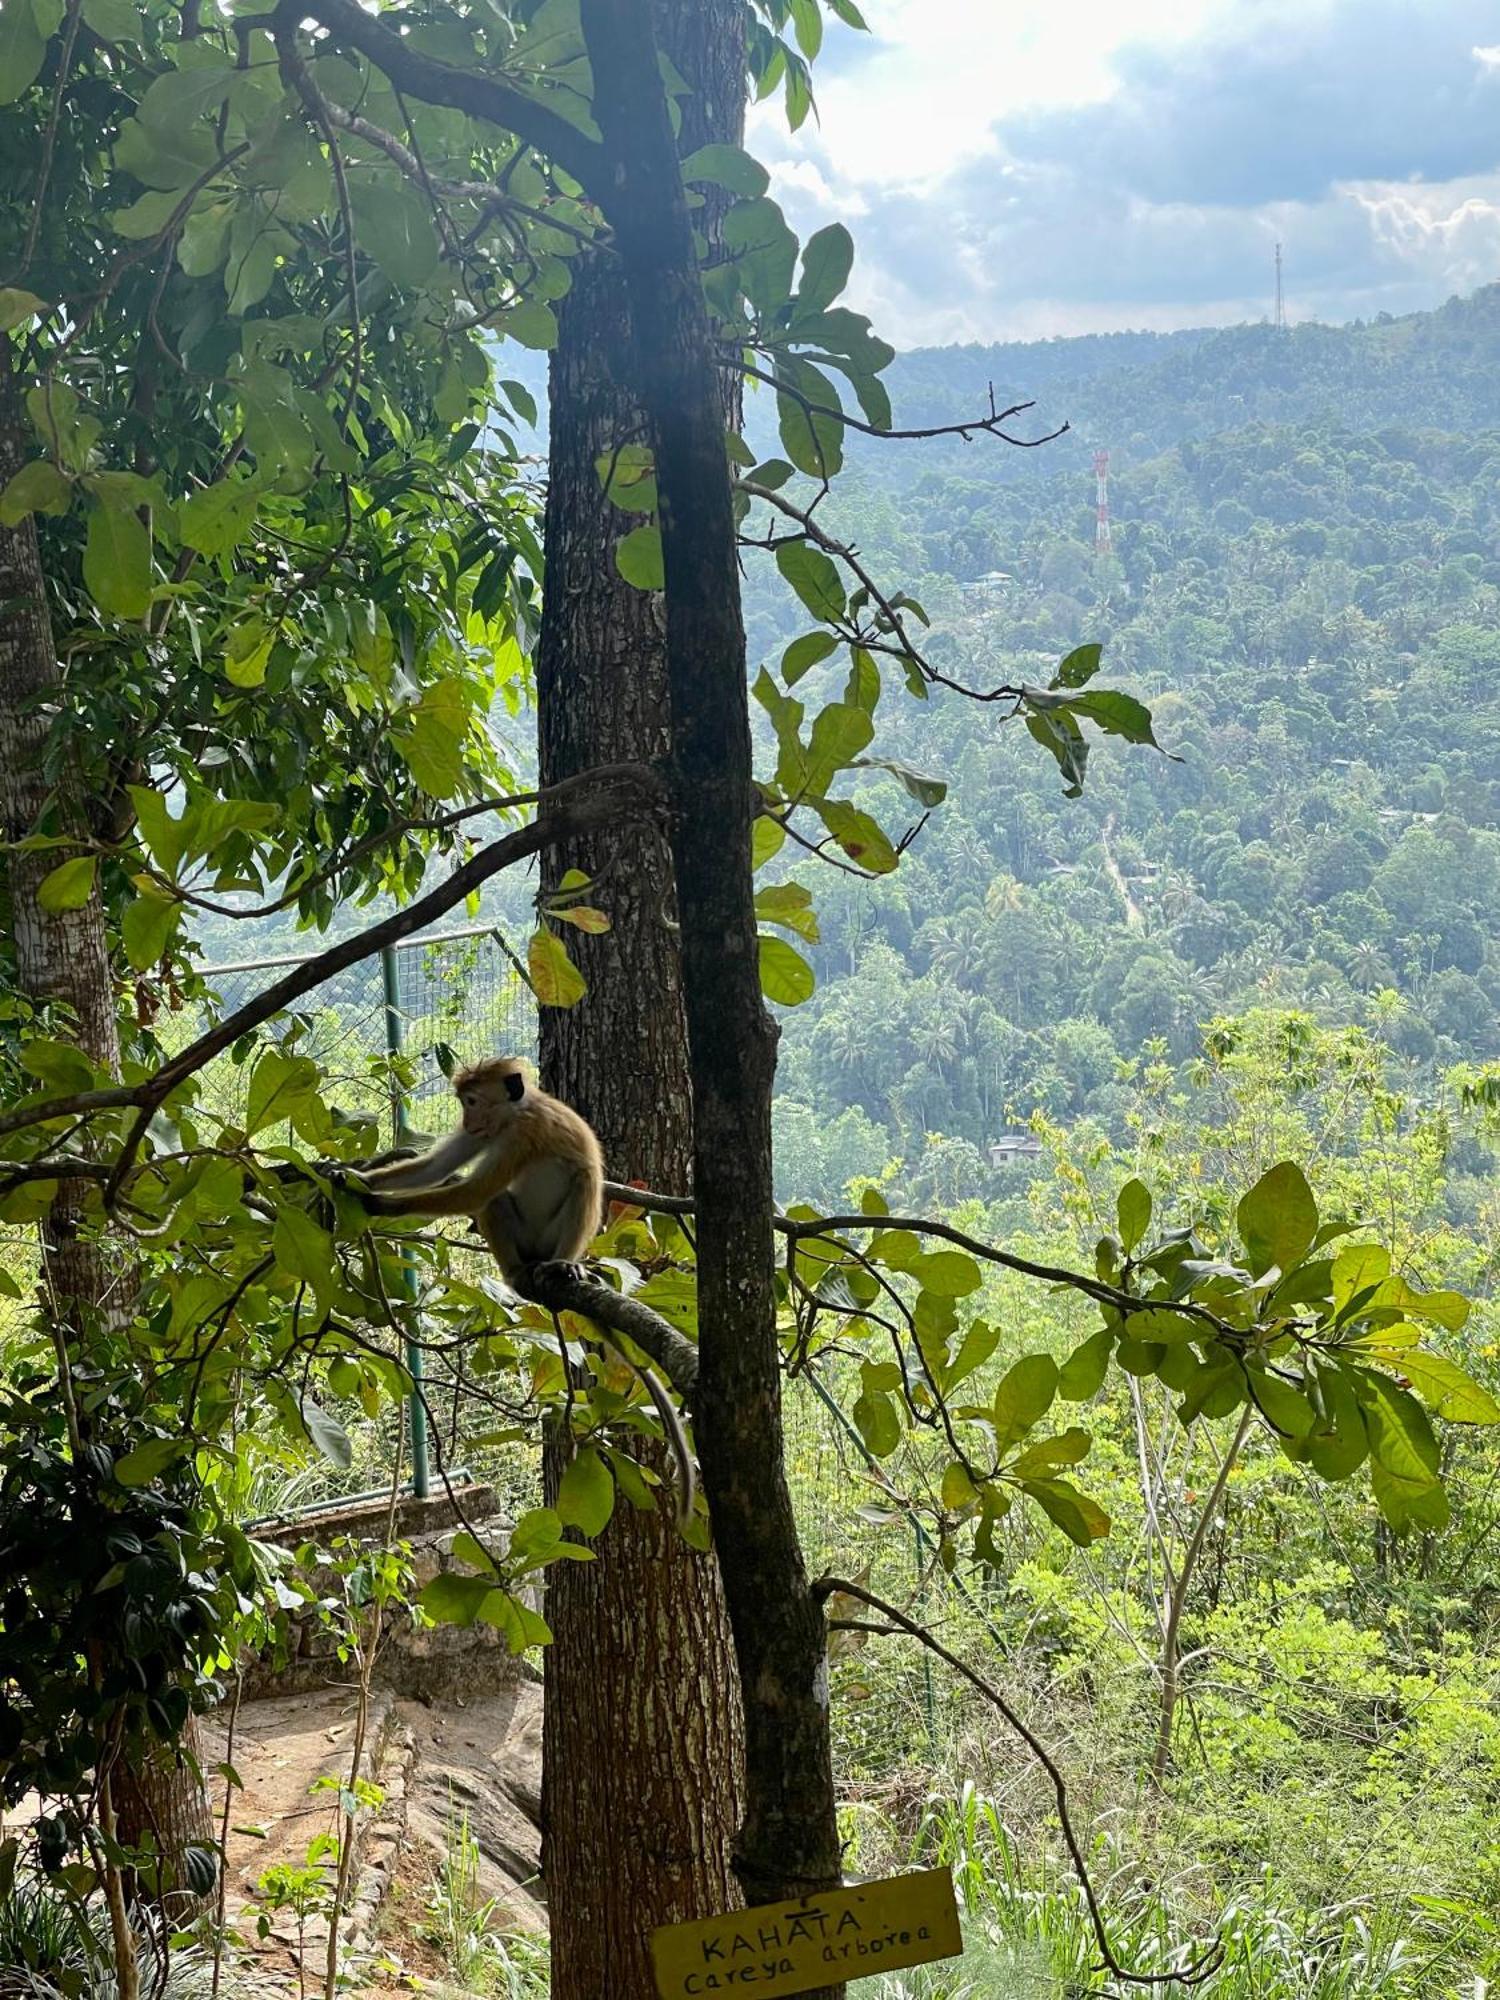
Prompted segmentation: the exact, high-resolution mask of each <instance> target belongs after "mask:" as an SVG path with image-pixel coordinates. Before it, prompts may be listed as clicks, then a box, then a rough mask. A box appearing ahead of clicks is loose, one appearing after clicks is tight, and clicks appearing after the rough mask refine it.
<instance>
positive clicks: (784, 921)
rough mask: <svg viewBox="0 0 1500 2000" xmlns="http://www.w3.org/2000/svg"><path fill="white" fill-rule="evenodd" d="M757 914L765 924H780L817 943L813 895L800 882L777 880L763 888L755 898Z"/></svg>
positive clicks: (816, 918)
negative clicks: (768, 886)
mask: <svg viewBox="0 0 1500 2000" xmlns="http://www.w3.org/2000/svg"><path fill="white" fill-rule="evenodd" d="M755 914H756V916H758V917H759V918H760V919H761V920H762V921H763V922H764V923H768V924H781V925H782V926H783V927H784V928H785V929H787V930H789V931H795V932H796V934H797V935H798V937H802V938H806V939H807V941H808V943H809V944H816V943H817V942H818V916H817V912H816V911H815V910H814V909H813V907H812V894H811V892H810V891H809V890H807V889H804V888H803V886H802V884H801V883H800V882H778V883H776V884H775V885H774V886H773V887H772V888H769V889H762V890H760V891H759V892H758V894H757V895H756V898H755Z"/></svg>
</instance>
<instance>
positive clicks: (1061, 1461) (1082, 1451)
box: [1005, 1424, 1094, 1479]
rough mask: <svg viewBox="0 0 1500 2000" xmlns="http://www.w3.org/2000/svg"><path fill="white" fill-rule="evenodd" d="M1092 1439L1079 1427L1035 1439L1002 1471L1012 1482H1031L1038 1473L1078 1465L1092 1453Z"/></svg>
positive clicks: (1077, 1425) (1073, 1426)
mask: <svg viewBox="0 0 1500 2000" xmlns="http://www.w3.org/2000/svg"><path fill="white" fill-rule="evenodd" d="M1093 1447H1094V1440H1093V1437H1092V1435H1091V1434H1090V1433H1089V1432H1088V1431H1086V1430H1084V1429H1083V1428H1082V1426H1081V1425H1079V1424H1070V1425H1069V1426H1068V1428H1067V1430H1065V1431H1063V1432H1061V1433H1060V1434H1059V1435H1058V1436H1057V1437H1050V1438H1039V1439H1038V1440H1037V1442H1036V1443H1035V1444H1029V1445H1027V1447H1026V1449H1025V1450H1024V1451H1023V1452H1022V1453H1021V1454H1020V1455H1019V1457H1017V1458H1013V1459H1012V1460H1011V1462H1010V1464H1009V1465H1008V1466H1006V1468H1005V1470H1006V1472H1007V1473H1008V1474H1009V1475H1010V1477H1011V1478H1012V1479H1034V1478H1035V1477H1036V1476H1037V1474H1038V1473H1045V1472H1048V1471H1050V1470H1051V1469H1052V1468H1053V1467H1054V1466H1058V1465H1078V1464H1080V1463H1081V1462H1082V1461H1083V1460H1084V1459H1086V1458H1087V1457H1088V1455H1089V1453H1090V1452H1091V1451H1092V1450H1093Z"/></svg>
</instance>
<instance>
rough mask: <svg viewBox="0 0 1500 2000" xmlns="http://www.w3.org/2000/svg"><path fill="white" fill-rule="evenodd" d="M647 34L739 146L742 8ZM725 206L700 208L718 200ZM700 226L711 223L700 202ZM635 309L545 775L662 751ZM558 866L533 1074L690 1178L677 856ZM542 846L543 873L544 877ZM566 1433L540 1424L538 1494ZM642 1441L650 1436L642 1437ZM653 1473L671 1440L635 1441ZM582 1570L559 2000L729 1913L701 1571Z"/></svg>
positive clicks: (567, 1762)
mask: <svg viewBox="0 0 1500 2000" xmlns="http://www.w3.org/2000/svg"><path fill="white" fill-rule="evenodd" d="M655 17H656V23H657V27H658V31H659V33H660V36H661V40H662V46H663V47H664V49H665V50H666V51H667V53H668V54H669V55H670V57H671V59H672V61H673V63H674V64H675V66H676V68H677V70H678V71H679V73H680V74H681V75H682V76H683V78H684V79H685V80H686V81H687V83H688V84H689V86H690V88H691V95H690V96H688V97H687V98H686V99H685V100H684V101H683V105H682V113H683V133H682V143H683V145H684V147H686V148H688V149H693V148H696V147H698V146H702V145H706V144H708V143H710V142H711V141H715V142H721V143H729V144H734V143H737V142H738V141H739V139H740V137H741V134H742V130H743V124H744V117H743V106H744V90H745V85H744V45H743V37H742V35H741V32H740V7H739V4H738V0H701V4H700V0H656V7H655ZM723 206H724V203H723V201H722V200H721V201H720V202H718V203H717V204H716V205H715V208H716V212H722V208H723ZM714 219H715V220H716V219H717V213H715V216H714ZM629 353H630V322H629V313H628V310H627V305H626V300H625V296H624V292H623V288H622V285H621V281H620V273H619V269H618V265H617V262H616V260H615V259H614V258H612V257H611V256H609V255H608V254H607V253H604V252H593V253H590V254H588V255H585V256H584V257H582V258H580V259H579V260H578V261H577V263H576V264H575V266H574V271H573V284H572V289H571V290H570V291H569V293H568V296H567V298H566V299H564V300H563V301H562V303H561V306H560V309H559V312H558V342H557V347H556V349H555V350H554V352H553V355H552V368H551V385H550V398H549V417H550V429H549V454H548V490H547V514H546V556H547V578H548V583H547V589H546V592H545V595H544V598H543V607H542V624H541V633H540V638H539V642H538V648H537V710H538V731H539V743H540V764H541V777H542V782H543V783H544V784H552V783H555V782H557V781H558V780H560V779H564V778H569V777H574V776H576V775H577V774H578V773H579V772H582V771H587V770H589V769H590V768H592V767H593V766H596V765H599V764H612V763H616V762H637V761H638V762H642V763H654V764H660V765H664V764H665V763H666V761H667V759H668V757H669V755H670V749H671V739H670V733H669V730H668V726H667V709H668V698H667V681H666V658H665V645H664V630H663V622H662V612H661V605H660V602H659V600H658V599H657V598H655V597H654V596H652V595H649V594H647V593H645V592H643V591H640V590H637V589H635V588H634V587H633V586H632V585H630V584H629V583H627V582H626V581H625V579H624V578H623V577H622V576H621V574H620V572H619V570H618V568H617V567H616V565H615V563H614V561H613V548H614V545H615V543H616V542H617V541H618V540H619V538H620V537H621V535H622V534H623V533H624V532H625V531H626V529H627V528H628V527H629V526H630V525H631V522H630V519H629V517H628V516H625V515H622V514H621V512H620V511H619V509H618V508H617V507H616V506H615V505H614V504H613V503H612V502H611V500H610V499H609V498H608V497H607V494H606V490H605V482H604V480H603V479H602V478H601V476H600V472H599V466H600V464H601V462H603V463H604V464H606V466H607V464H608V461H609V458H610V455H611V454H612V453H614V452H616V451H618V449H619V448H620V446H621V445H622V444H623V443H625V442H626V441H628V440H630V439H638V438H639V437H640V436H641V434H642V428H643V422H644V419H643V416H642V412H641V408H640V403H639V399H638V397H637V396H636V395H635V393H634V391H633V387H632V382H631V369H630V367H629ZM560 859H565V860H566V861H568V862H569V863H570V864H571V865H573V866H576V867H580V868H582V869H583V870H584V871H585V872H586V873H588V874H590V875H594V876H598V877H599V878H600V888H599V891H598V897H597V900H598V901H599V902H601V903H602V904H604V905H605V906H607V908H608V909H609V911H610V915H611V920H612V921H611V929H610V931H609V933H608V934H607V935H606V936H603V937H598V938H590V937H589V936H588V935H587V934H583V935H580V937H579V938H578V940H577V943H576V944H575V946H574V955H575V957H576V958H577V960H578V962H579V966H580V970H581V971H582V972H583V973H584V975H585V977H586V978H587V981H588V992H587V994H586V995H585V997H584V998H583V999H582V1000H581V1001H580V1002H579V1003H578V1005H577V1006H576V1007H573V1008H569V1009H556V1008H552V1009H544V1010H543V1012H542V1016H541V1053H542V1070H543V1080H544V1081H545V1083H546V1084H547V1086H548V1088H549V1089H552V1090H555V1091H557V1092H558V1093H559V1094H560V1095H561V1096H562V1097H564V1098H565V1099H566V1100H567V1101H568V1102H569V1103H571V1104H574V1105H576V1106H577V1107H578V1108H579V1109H580V1110H582V1111H583V1112H584V1113H585V1115H586V1116H587V1117H588V1118H589V1120H590V1122H591V1123H592V1124H593V1126H594V1128H595V1130H596V1131H597V1132H598V1133H599V1135H600V1137H601V1139H602V1140H603V1143H604V1150H605V1158H606V1160H607V1161H608V1162H609V1164H610V1167H611V1170H612V1172H613V1173H614V1175H615V1176H616V1178H619V1179H636V1180H640V1181H643V1182H644V1183H645V1184H646V1185H647V1186H649V1187H672V1188H687V1187H688V1186H690V1185H691V1175H692V1116H691V1111H692V1094H691V1079H690V1076H689V1072H688V1049H687V1031H686V1022H685V1017H684V1012H683V998H682V969H681V957H680V953H679V951H678V945H677V935H676V921H675V904H676V899H675V892H674V886H673V874H672V858H671V851H670V848H669V845H668V842H667V839H666V835H665V832H664V830H662V829H661V828H659V827H656V826H654V825H651V824H649V823H648V824H642V825H639V826H636V827H632V828H630V829H628V830H625V831H623V832H615V833H613V834H611V835H607V836H601V837H599V838H597V839H592V840H590V841H588V842H587V843H585V844H584V846H583V847H582V848H581V850H580V851H578V852H576V853H574V854H571V855H569V856H566V857H561V858H560ZM560 859H558V858H553V857H548V861H547V863H546V864H545V865H544V872H543V885H544V887H545V888H548V889H555V888H556V887H557V883H558V880H559V876H560ZM571 1448H572V1441H571V1439H570V1438H568V1437H567V1436H565V1435H564V1434H563V1433H562V1432H561V1431H560V1430H556V1429H554V1430H553V1431H552V1432H551V1433H550V1434H549V1440H548V1444H547V1452H546V1457H547V1488H548V1493H549V1497H550V1498H555V1497H556V1494H557V1492H558V1489H559V1484H560V1481H561V1477H562V1473H563V1471H564V1469H565V1466H566V1462H567V1458H568V1455H569V1453H570V1451H571ZM634 1448H635V1449H636V1451H637V1454H638V1455H641V1456H645V1455H646V1454H645V1451H644V1450H643V1448H642V1446H641V1445H640V1443H639V1441H637V1442H636V1444H635V1447H634ZM651 1456H652V1457H653V1458H654V1461H655V1462H656V1464H657V1465H658V1467H660V1466H661V1465H662V1464H663V1461H664V1457H665V1454H664V1453H660V1452H658V1453H655V1454H652V1455H651ZM593 1547H594V1553H595V1558H596V1560H595V1561H594V1562H592V1563H561V1564H558V1565H557V1566H556V1567H554V1568H553V1570H552V1571H551V1572H550V1575H549V1578H548V1588H547V1617H548V1623H549V1624H550V1626H551V1628H552V1644H551V1646H550V1647H549V1648H548V1652H547V1662H546V1671H547V1680H546V1726H545V1755H544V1764H543V1774H544V1775H543V1825H544V1832H543V1856H542V1860H543V1872H544V1875H545V1877H546V1881H547V1887H548V1896H549V1908H550V1912H551V1932H552V1990H553V1992H554V1994H556V1995H557V1996H558V2000H593V1996H595V1995H597V1994H600V1993H603V1992H606V1991H607V1992H609V1993H610V1994H612V1995H618V1996H619V2000H636V1996H639V2000H650V1996H651V1994H652V1992H653V1990H654V1989H653V1984H652V1975H651V1963H650V1955H649V1951H648V1940H649V1934H650V1931H651V1930H652V1929H653V1928H654V1927H655V1926H656V1925H658V1924H663V1923H672V1922H680V1921H682V1920H683V1919H685V1918H687V1917H690V1916H701V1915H705V1914H708V1913H709V1912H712V1911H714V1910H723V1909H728V1908H731V1907H733V1905H734V1903H735V1901H736V1900H737V1897H738V1889H737V1885H736V1883H735V1879H734V1874H733V1870H732V1868H731V1866H730V1852H731V1845H732V1841H733V1836H734V1833H735V1830H736V1827H737V1825H738V1820H739V1804H740V1767H741V1738H740V1719H739V1699H738V1688H737V1685H736V1682H735V1678H734V1671H733V1660H732V1655H731V1647H730V1634H729V1628H728V1624H727V1621H726V1618H725V1612H724V1600H723V1592H722V1588H721V1585H720V1581H719V1573H718V1567H717V1564H716V1563H715V1561H714V1559H713V1557H712V1556H711V1555H707V1554H704V1553H700V1552H698V1551H696V1550H695V1549H693V1548H691V1547H690V1546H689V1545H688V1543H687V1542H685V1541H684V1540H683V1539H682V1538H681V1537H680V1536H679V1535H678V1534H677V1533H676V1532H675V1531H674V1529H673V1528H672V1527H671V1525H670V1523H669V1522H668V1520H667V1518H666V1516H665V1514H664V1513H663V1512H661V1511H657V1512H649V1511H641V1510H637V1509H634V1508H631V1507H627V1506H619V1505H617V1506H616V1508H615V1511H614V1514H613V1517H612V1519H611V1521H610V1523H609V1526H608V1527H607V1528H606V1530H605V1531H604V1533H603V1534H601V1535H599V1536H598V1537H597V1538H596V1539H595V1540H594V1543H593Z"/></svg>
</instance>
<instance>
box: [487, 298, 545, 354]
mask: <svg viewBox="0 0 1500 2000" xmlns="http://www.w3.org/2000/svg"><path fill="white" fill-rule="evenodd" d="M499 325H500V331H501V332H502V333H505V334H509V336H510V338H511V339H512V340H514V341H518V342H519V343H520V345H521V346H522V347H530V348H532V349H534V350H537V351H539V352H542V353H546V352H548V351H549V350H550V349H552V348H554V347H556V345H557V314H556V313H555V312H554V311H553V310H552V308H551V306H549V305H548V303H547V301H546V300H545V299H522V301H521V303H520V304H519V305H515V306H512V307H511V309H510V311H509V312H507V313H506V314H505V316H504V317H503V318H502V319H501V321H500V322H499Z"/></svg>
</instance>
